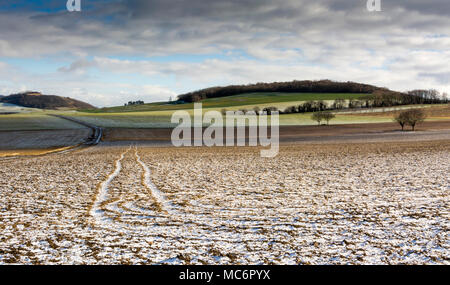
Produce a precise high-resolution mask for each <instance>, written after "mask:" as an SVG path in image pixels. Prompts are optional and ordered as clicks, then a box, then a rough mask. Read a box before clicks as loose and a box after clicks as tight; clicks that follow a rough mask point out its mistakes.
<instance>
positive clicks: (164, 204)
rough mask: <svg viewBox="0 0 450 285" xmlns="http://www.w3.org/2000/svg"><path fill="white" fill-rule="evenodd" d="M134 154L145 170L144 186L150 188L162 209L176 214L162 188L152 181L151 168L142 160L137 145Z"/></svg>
mask: <svg viewBox="0 0 450 285" xmlns="http://www.w3.org/2000/svg"><path fill="white" fill-rule="evenodd" d="M134 155H135V157H136V161H137V162H138V163H139V164H140V165H141V167H142V169H143V170H144V175H143V177H142V184H143V186H145V187H146V188H147V189H148V191H149V193H150V194H151V195H152V196H153V198H154V199H155V201H156V202H157V203H158V205H159V206H160V208H161V210H162V211H164V212H166V213H168V214H170V215H174V214H175V213H174V210H173V206H172V204H171V203H170V202H169V201H168V200H167V198H166V197H165V195H164V193H162V192H161V190H159V189H158V187H156V185H155V184H154V183H153V182H152V180H151V171H150V168H149V167H148V166H147V165H146V164H145V163H144V162H143V161H142V160H141V157H140V156H139V154H138V150H137V146H135V152H134Z"/></svg>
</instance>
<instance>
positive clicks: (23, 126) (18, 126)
mask: <svg viewBox="0 0 450 285" xmlns="http://www.w3.org/2000/svg"><path fill="white" fill-rule="evenodd" d="M50 113H51V112H42V111H40V112H31V113H17V114H9V115H0V131H14V130H17V131H22V130H61V129H80V128H84V127H83V126H81V125H79V124H76V123H72V122H70V121H67V120H63V119H60V118H56V117H52V116H48V115H47V114H50Z"/></svg>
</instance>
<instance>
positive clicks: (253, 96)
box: [84, 92, 367, 113]
mask: <svg viewBox="0 0 450 285" xmlns="http://www.w3.org/2000/svg"><path fill="white" fill-rule="evenodd" d="M366 95H367V94H350V93H278V92H274V93H247V94H241V95H234V96H227V97H220V98H210V99H205V100H202V101H201V103H202V104H203V108H219V109H220V108H227V109H228V108H230V107H232V108H233V107H234V109H239V108H240V107H241V108H244V107H245V108H249V109H251V108H252V107H253V106H264V107H265V106H275V107H277V105H280V104H282V106H284V108H285V107H288V106H292V105H298V104H300V103H302V102H304V101H310V100H324V101H330V100H335V99H338V98H341V99H359V98H361V97H364V96H366ZM193 107H194V104H192V103H189V104H169V103H168V102H157V103H149V104H143V105H133V106H117V107H109V108H101V109H96V110H84V112H88V113H120V112H145V111H168V110H184V109H192V108H193ZM232 108H230V110H231V109H232ZM280 109H281V108H280Z"/></svg>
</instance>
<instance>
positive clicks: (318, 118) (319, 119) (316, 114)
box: [311, 112, 323, 125]
mask: <svg viewBox="0 0 450 285" xmlns="http://www.w3.org/2000/svg"><path fill="white" fill-rule="evenodd" d="M311 119H312V120H313V121H316V122H317V125H320V122H322V120H323V117H322V114H321V112H314V113H313V114H312V115H311Z"/></svg>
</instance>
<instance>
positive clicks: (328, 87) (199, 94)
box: [178, 80, 398, 103]
mask: <svg viewBox="0 0 450 285" xmlns="http://www.w3.org/2000/svg"><path fill="white" fill-rule="evenodd" d="M375 91H383V92H392V93H398V92H394V91H391V90H389V89H387V88H382V87H377V86H373V85H369V84H362V83H356V82H350V81H348V82H336V81H331V80H317V81H311V80H303V81H298V80H294V81H289V82H273V83H256V84H248V85H230V86H225V87H211V88H206V89H201V90H198V91H194V92H190V93H186V94H181V95H178V100H179V101H184V102H189V103H191V102H198V101H201V100H203V99H207V98H217V97H226V96H233V95H238V94H243V93H255V92H299V93H301V92H305V93H367V94H372V93H374V92H375Z"/></svg>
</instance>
